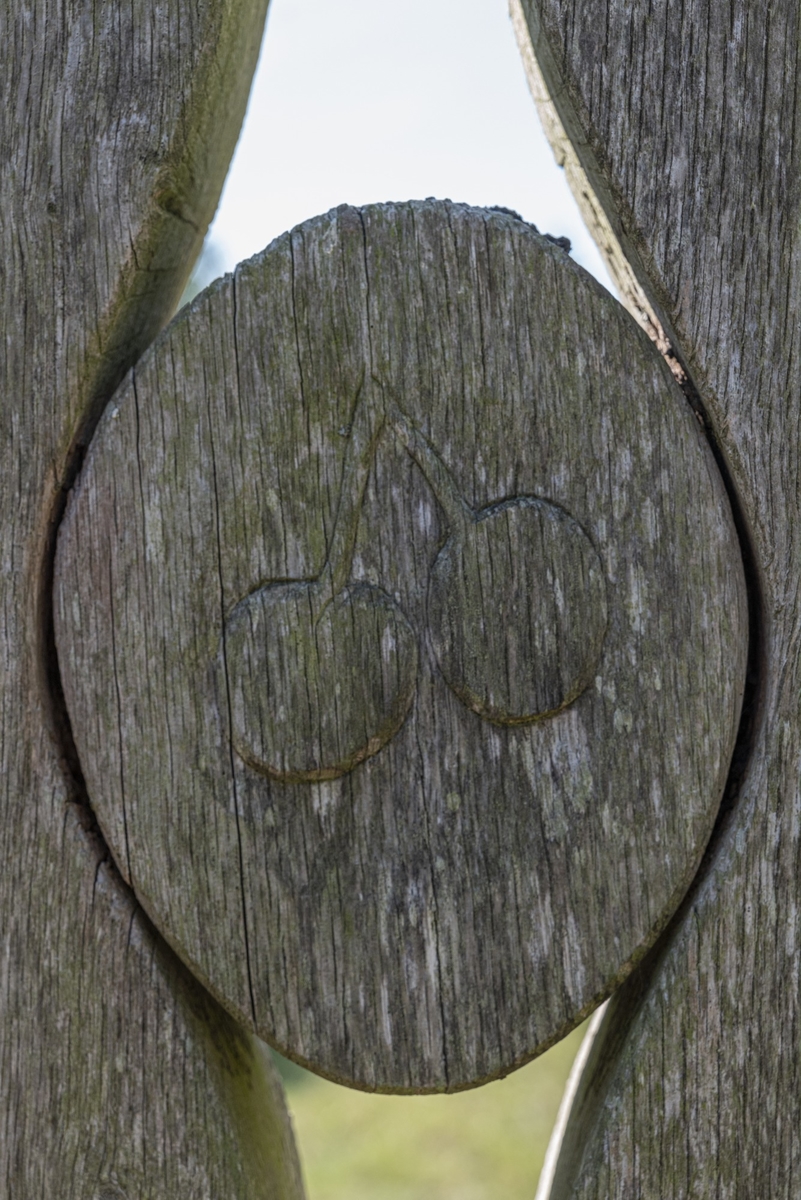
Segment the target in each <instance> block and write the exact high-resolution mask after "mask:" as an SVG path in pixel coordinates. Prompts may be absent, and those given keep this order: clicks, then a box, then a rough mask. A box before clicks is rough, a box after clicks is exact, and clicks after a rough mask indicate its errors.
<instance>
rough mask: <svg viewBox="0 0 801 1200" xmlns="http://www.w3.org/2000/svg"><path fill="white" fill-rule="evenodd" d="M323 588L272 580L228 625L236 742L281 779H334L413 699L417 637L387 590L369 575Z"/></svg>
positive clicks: (226, 655)
mask: <svg viewBox="0 0 801 1200" xmlns="http://www.w3.org/2000/svg"><path fill="white" fill-rule="evenodd" d="M320 591H321V589H320V588H319V587H318V586H317V585H315V584H314V583H283V584H276V583H274V584H269V585H268V586H266V587H262V588H259V589H258V590H257V591H255V592H252V593H251V594H250V595H249V596H247V597H246V598H245V599H244V600H243V601H242V602H241V603H240V604H238V605H237V606H236V608H235V609H234V610H233V612H232V613H231V614H230V616H229V617H228V620H227V622H226V627H225V635H224V643H223V650H222V652H221V658H222V662H221V668H222V673H223V676H224V685H225V687H226V690H227V692H228V695H229V697H230V706H231V725H232V740H233V744H234V747H235V749H236V751H237V753H238V754H239V755H240V756H241V757H242V759H243V760H244V761H245V762H246V763H248V765H249V766H251V767H253V768H254V769H255V770H257V771H263V772H264V773H265V774H267V775H270V776H272V778H274V779H278V780H283V781H284V782H287V783H300V782H304V781H305V782H312V781H315V780H317V781H319V780H323V779H336V778H337V777H338V776H339V775H344V774H345V772H346V771H351V770H353V768H354V767H355V766H356V765H357V764H358V763H360V762H363V761H364V760H365V759H366V758H369V757H370V756H371V755H372V754H377V753H378V751H379V750H380V749H381V747H382V746H384V745H385V744H386V742H388V741H389V739H390V738H391V737H392V736H393V735H394V734H395V733H397V731H398V729H399V728H400V726H401V725H402V724H403V720H404V718H405V716H406V713H407V712H408V711H409V706H410V704H411V703H412V699H413V697H414V685H415V677H416V674H417V641H416V638H415V634H414V631H413V630H412V628H411V626H410V625H409V622H408V621H407V620H406V618H405V617H404V615H403V613H402V612H401V610H400V608H399V607H398V605H397V604H395V603H394V601H393V600H392V598H391V597H390V596H388V595H387V594H386V592H382V591H381V590H380V589H379V588H376V587H371V586H370V585H369V584H365V583H360V584H354V585H353V586H351V587H347V588H344V589H343V590H342V591H340V592H339V593H337V595H335V596H334V597H333V598H332V597H330V596H329V597H326V596H325V595H320V594H319V593H320Z"/></svg>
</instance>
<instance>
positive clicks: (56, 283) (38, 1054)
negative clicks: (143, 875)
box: [0, 0, 301, 1200]
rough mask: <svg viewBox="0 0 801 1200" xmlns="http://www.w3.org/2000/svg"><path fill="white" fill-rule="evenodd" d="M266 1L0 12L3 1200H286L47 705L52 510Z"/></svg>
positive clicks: (283, 1130) (249, 1058) (187, 245)
mask: <svg viewBox="0 0 801 1200" xmlns="http://www.w3.org/2000/svg"><path fill="white" fill-rule="evenodd" d="M264 9H265V5H264V3H262V2H260V0H219V2H217V0H202V2H201V3H197V0H192V3H184V2H183V0H152V2H148V0H143V2H142V3H135V4H129V5H119V4H115V3H109V4H100V5H97V4H95V5H92V4H84V3H81V2H79V0H74V2H67V3H64V4H55V3H52V2H51V0H33V2H31V3H26V4H6V5H4V6H3V8H2V12H0V56H1V57H2V71H0V95H1V96H2V105H1V107H0V145H2V147H3V151H2V155H3V169H2V172H0V263H2V267H0V278H1V280H2V287H0V329H1V330H2V334H1V335H0V346H2V350H0V380H2V384H1V385H0V386H2V396H3V400H2V407H1V408H0V427H1V428H2V433H1V434H0V447H2V456H3V457H2V462H3V469H2V472H0V547H1V549H0V562H2V574H1V575H0V781H1V782H0V797H1V800H0V804H1V805H2V818H1V819H0V846H1V847H2V863H3V870H2V874H1V875H0V912H1V913H2V918H1V920H0V929H1V930H2V932H0V1080H2V1109H3V1112H2V1120H0V1194H2V1195H3V1196H4V1197H9V1198H11V1197H13V1198H14V1200H34V1198H36V1200H40V1198H41V1197H56V1196H57V1197H65V1198H66V1197H74V1200H164V1198H165V1197H168V1196H169V1197H184V1196H185V1197H189V1196H192V1197H200V1196H215V1197H222V1196H226V1197H229V1196H231V1197H232V1196H236V1197H242V1198H243V1200H245V1198H247V1200H257V1198H259V1200H261V1198H266V1197H271V1198H272V1197H279V1196H280V1197H298V1196H300V1194H301V1187H300V1183H299V1179H298V1170H297V1159H296V1157H295V1154H294V1149H293V1145H292V1136H291V1132H290V1129H289V1125H288V1121H287V1117H286V1111H285V1108H284V1105H283V1099H282V1095H281V1088H280V1084H279V1083H278V1082H277V1080H276V1078H275V1076H274V1074H273V1072H272V1068H271V1067H270V1065H269V1062H268V1060H267V1059H266V1057H265V1053H264V1048H263V1047H261V1046H260V1045H259V1043H257V1042H256V1040H255V1039H254V1038H253V1037H252V1036H251V1035H249V1034H247V1033H245V1032H244V1031H243V1030H242V1029H241V1028H240V1027H239V1026H238V1025H237V1024H236V1023H235V1022H234V1021H233V1019H232V1018H231V1017H230V1016H229V1015H228V1014H227V1013H226V1012H225V1011H224V1010H223V1009H222V1008H220V1006H219V1005H218V1004H217V1003H215V1002H214V1001H213V1000H211V998H210V997H209V996H208V995H207V994H206V993H205V992H204V991H203V989H202V988H200V987H199V985H198V984H197V983H196V981H195V980H194V979H193V978H192V976H191V975H190V974H189V973H188V972H187V971H186V970H185V968H183V967H182V965H181V963H180V962H179V960H178V959H177V958H176V956H175V955H174V954H173V953H172V951H170V950H169V949H168V948H167V946H166V945H165V943H164V941H163V939H162V938H161V936H160V935H159V934H158V933H157V932H156V930H155V929H154V928H153V926H152V925H151V924H150V922H149V921H148V920H147V918H146V917H145V916H144V914H143V913H142V910H141V907H140V905H139V903H138V902H137V900H136V898H135V896H134V895H133V893H132V892H131V890H130V889H129V888H128V887H127V886H126V885H125V884H124V883H123V881H122V879H121V877H120V875H119V872H118V871H117V869H116V867H115V865H114V863H113V861H112V859H111V857H110V855H109V852H108V849H107V847H106V845H105V844H104V842H103V839H102V837H101V836H100V834H99V832H98V829H97V824H96V822H95V820H94V815H93V810H92V804H93V803H94V801H95V800H96V797H94V796H91V797H90V796H89V795H87V792H86V789H85V785H84V782H83V779H82V778H81V775H80V770H79V766H78V763H77V760H76V758H75V754H74V746H73V743H72V740H71V736H70V730H69V725H68V721H67V719H66V716H65V713H64V710H63V704H62V703H61V702H60V699H59V676H58V668H57V664H56V659H55V651H54V646H53V635H52V619H51V598H50V586H51V581H52V572H53V555H54V551H55V544H54V540H55V539H54V534H55V530H56V527H57V525H58V522H59V520H60V518H61V515H62V512H63V508H64V502H65V499H66V489H68V488H69V487H70V485H71V484H72V481H73V479H74V477H75V474H76V472H77V470H78V468H79V466H80V462H81V458H82V455H83V451H84V449H85V446H86V444H87V441H88V439H89V438H90V436H91V433H92V430H93V427H94V424H95V423H96V420H97V417H98V415H99V413H100V411H101V410H102V408H103V406H104V405H105V403H106V401H107V399H108V398H109V396H110V395H111V393H112V391H113V390H114V388H115V386H116V385H117V383H118V382H119V380H120V379H121V378H122V376H123V375H124V373H125V371H126V370H127V368H128V367H129V366H130V365H131V363H133V362H134V361H135V360H136V359H137V358H138V356H139V355H140V353H141V352H142V350H143V349H144V348H145V346H146V345H147V344H148V343H149V342H150V341H151V340H152V338H153V337H154V335H155V334H156V332H157V331H158V329H159V328H160V326H161V325H162V324H163V323H164V321H165V320H166V318H167V317H168V316H169V314H170V311H171V310H172V308H173V306H174V305H175V303H176V301H177V299H178V296H179V295H180V292H181V288H182V286H183V282H184V280H185V278H186V276H187V274H188V271H189V268H190V265H191V262H192V259H193V257H194V256H195V254H196V253H197V252H198V250H199V248H200V245H201V243H202V240H203V235H204V232H205V229H206V226H207V224H208V221H209V219H210V217H211V214H212V212H213V209H214V206H215V204H216V201H217V197H218V194H219V190H220V188H221V186H222V181H223V178H224V175H225V170H226V167H227V164H228V160H229V157H230V154H231V152H232V149H233V146H234V142H235V140H236V136H237V132H238V129H239V124H240V121H241V118H242V115H243V112H244V107H245V101H246V97H247V93H248V87H249V83H250V77H251V73H252V71H253V68H254V65H255V61H256V56H257V53H258V47H259V44H260V36H261V29H262V25H263V21H264Z"/></svg>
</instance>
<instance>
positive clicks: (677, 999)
mask: <svg viewBox="0 0 801 1200" xmlns="http://www.w3.org/2000/svg"><path fill="white" fill-rule="evenodd" d="M514 11H515V13H516V17H517V24H518V29H519V30H520V32H521V36H522V41H523V50H524V56H525V57H526V58H527V60H528V62H529V64H530V66H533V63H534V60H535V58H536V60H537V61H538V63H539V69H538V70H534V71H532V76H533V78H532V82H533V90H534V91H535V94H537V95H538V96H540V97H543V96H544V97H545V98H546V113H545V116H546V123H547V124H548V125H549V126H550V130H551V135H552V140H553V141H554V144H555V146H556V147H557V149H558V151H559V153H560V155H561V156H562V157H564V158H565V159H566V161H567V165H568V169H569V173H570V176H571V178H572V180H573V182H574V186H575V187H576V191H577V194H578V195H579V198H580V202H581V203H583V204H584V205H585V207H586V209H587V210H588V211H592V212H594V213H595V214H596V218H597V227H598V228H604V229H605V230H606V231H607V233H608V235H609V236H607V237H606V238H605V242H604V239H602V246H603V245H604V244H605V247H606V248H607V250H608V253H609V257H610V261H611V265H612V269H613V270H616V271H617V274H618V278H620V279H621V281H622V286H623V291H624V296H625V297H626V299H627V300H628V301H629V303H630V304H631V306H632V309H633V310H634V311H635V312H636V311H638V310H639V314H638V315H640V316H641V318H643V319H644V323H646V324H650V325H651V330H652V332H654V333H656V335H657V337H658V338H661V344H662V348H663V350H668V352H669V354H670V357H671V359H672V361H673V362H674V364H675V366H676V368H677V373H678V374H679V376H683V377H684V387H685V391H686V393H687V395H688V398H689V400H690V402H691V403H692V404H693V405H694V406H695V407H696V409H697V411H698V412H699V414H700V415H701V416H702V419H703V420H704V422H705V424H706V428H707V433H708V436H709V438H710V441H711V443H712V444H713V446H714V447H715V452H716V455H717V456H718V461H719V462H720V464H721V470H722V471H723V472H724V473H725V475H726V477H727V480H728V487H729V492H730V495H731V496H732V500H733V505H734V509H735V512H736V514H737V519H738V523H739V536H740V541H741V546H742V553H743V558H744V562H745V564H746V578H747V582H748V586H749V599H750V608H751V645H750V656H749V661H750V668H749V678H748V686H747V692H746V700H745V706H744V712H743V722H742V726H741V730H740V734H739V736H738V741H737V745H736V747H735V752H734V756H733V760H732V767H731V774H730V779H729V784H728V786H727V790H726V795H725V799H724V804H723V806H722V808H721V812H720V814H719V817H718V821H717V824H716V827H715V831H714V834H713V837H712V840H711V842H710V845H709V849H708V851H707V855H706V857H705V859H704V862H703V864H702V867H701V870H700V872H699V874H698V877H697V879H696V882H695V884H694V886H693V888H692V890H691V893H690V894H689V896H688V898H687V900H686V902H685V903H684V905H683V906H682V907H681V909H680V911H679V913H678V914H677V917H676V919H675V920H674V922H673V923H672V925H671V927H670V928H669V930H668V931H667V932H666V934H665V936H664V937H663V938H662V939H661V940H660V942H659V943H658V944H657V947H656V948H655V951H654V953H653V954H652V955H651V956H650V958H649V959H647V960H646V961H645V962H644V963H643V965H642V968H641V969H640V970H639V971H638V972H636V973H635V975H634V976H632V978H631V979H630V980H629V982H628V983H627V984H626V985H625V986H624V987H623V988H622V989H621V990H620V992H619V993H618V994H617V996H616V997H615V999H614V1001H613V1002H612V1004H611V1005H610V1007H609V1010H608V1013H607V1017H606V1020H605V1023H604V1025H603V1027H602V1029H601V1031H600V1033H599V1035H598V1038H597V1040H596V1042H595V1045H594V1047H593V1050H592V1053H591V1055H590V1061H589V1063H588V1067H587V1070H586V1072H585V1074H584V1078H583V1080H582V1084H581V1086H580V1088H579V1090H578V1093H577V1097H576V1100H575V1103H574V1108H573V1114H572V1118H571V1121H570V1122H569V1124H568V1127H567V1131H566V1134H565V1140H564V1143H563V1147H562V1154H561V1158H560V1160H559V1163H558V1166H557V1169H556V1173H555V1177H554V1180H553V1185H552V1188H551V1190H550V1192H549V1194H550V1196H551V1197H552V1198H553V1200H556V1198H557V1197H559V1198H562V1197H567V1196H570V1197H583V1198H586V1200H589V1198H590V1197H597V1198H598V1200H601V1198H603V1200H607V1198H609V1197H621V1198H622V1197H626V1198H629V1197H660V1198H661V1200H673V1198H678V1197H690V1196H693V1197H695V1196H704V1197H707V1196H709V1197H713V1196H714V1197H720V1198H723V1197H731V1198H732V1200H734V1198H735V1197H737V1198H739V1197H746V1196H748V1197H757V1196H771V1197H779V1196H781V1197H791V1196H792V1197H795V1196H797V1194H798V1171H799V1161H800V1160H801V1137H799V1130H801V1110H800V1108H799V1106H800V1105H801V1078H799V1073H800V1072H801V1057H800V1056H799V1041H798V1039H799V988H798V968H799V949H798V939H799V931H798V930H799V927H798V922H799V877H800V876H799V846H800V844H801V822H799V812H801V797H799V761H800V760H801V711H800V710H799V697H800V696H801V680H799V654H798V623H799V614H800V609H799V598H798V578H799V561H800V560H799V536H800V535H801V522H800V521H799V509H798V497H799V456H798V425H799V417H800V416H801V407H800V405H801V387H800V386H799V384H800V382H801V381H799V362H800V361H801V360H800V359H799V321H798V296H799V285H800V284H801V280H799V262H800V261H801V258H800V257H799V236H800V231H801V212H799V205H800V203H801V190H800V189H799V173H800V172H801V145H800V144H799V122H798V78H799V14H798V9H797V6H795V5H792V4H787V3H779V4H767V3H761V2H757V3H753V2H750V0H749V3H743V2H740V0H736V2H735V3H734V4H718V3H715V2H713V3H711V4H710V3H707V2H706V0H704V2H703V3H701V2H698V3H696V2H691V3H689V4H685V5H682V6H681V7H680V8H678V9H677V8H673V7H670V6H667V5H662V6H657V7H654V6H653V5H650V4H645V3H639V2H635V3H634V4H629V3H626V4H622V3H618V2H617V0H611V2H609V0H578V2H577V0H521V2H520V5H519V6H518V5H517V4H515V6H514ZM599 30H602V31H603V35H602V36H599V34H598V31H599ZM543 79H544V87H543Z"/></svg>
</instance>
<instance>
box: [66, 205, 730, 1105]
mask: <svg viewBox="0 0 801 1200" xmlns="http://www.w3.org/2000/svg"><path fill="white" fill-rule="evenodd" d="M55 602H56V619H57V627H58V645H59V654H60V657H61V660H62V672H63V677H64V683H65V689H66V695H67V701H68V705H69V710H70V713H71V716H72V722H73V728H74V731H75V737H76V742H77V744H78V748H79V752H80V755H81V760H82V764H83V769H84V772H85V774H86V778H87V783H88V786H89V791H90V794H91V796H92V800H93V804H94V806H95V811H96V812H97V814H98V818H99V820H100V821H101V823H102V826H103V830H104V833H105V835H106V837H107V838H108V841H109V843H110V845H111V846H112V847H113V849H114V852H115V853H116V855H117V858H118V862H119V863H120V865H121V867H122V869H123V870H124V871H125V872H126V873H127V875H128V876H129V878H130V880H131V882H132V884H133V886H134V888H135V890H136V894H137V896H138V897H139V898H140V899H141V901H142V903H143V904H144V906H145V907H146V909H147V911H148V912H149V913H150V914H151V916H152V917H153V919H154V920H155V921H156V923H157V924H158V926H159V928H160V929H161V930H162V931H163V932H164V933H165V935H166V936H167V937H168V938H169V939H170V941H171V942H172V943H173V944H174V945H175V947H176V948H177V949H178V951H179V952H180V953H181V955H182V956H183V957H184V958H185V960H186V961H187V962H188V963H189V964H190V965H191V966H192V968H193V969H194V970H195V971H196V973H197V974H198V975H199V976H200V977H202V978H203V979H204V980H206V981H207V983H208V984H209V986H210V987H211V988H212V989H213V990H214V991H215V993H216V994H218V995H219V996H221V997H222V998H224V1000H225V1002H226V1003H227V1004H228V1005H229V1007H231V1008H232V1009H233V1010H234V1011H235V1012H237V1013H238V1014H239V1015H240V1016H241V1017H242V1019H243V1020H246V1021H252V1023H253V1025H254V1026H255V1028H256V1030H257V1031H258V1032H259V1033H260V1034H261V1035H263V1036H264V1037H266V1038H267V1039H268V1040H270V1041H271V1042H273V1043H274V1044H275V1045H277V1046H278V1047H279V1048H280V1049H281V1050H283V1051H284V1052H285V1053H288V1054H290V1055H291V1056H293V1057H294V1058H296V1059H299V1060H300V1061H303V1062H305V1063H307V1064H309V1065H311V1066H313V1067H314V1068H316V1069H317V1070H319V1071H321V1072H323V1073H325V1074H327V1075H329V1076H332V1077H334V1078H336V1079H340V1080H342V1081H345V1082H350V1083H353V1084H355V1085H357V1086H360V1087H365V1088H379V1089H383V1090H416V1091H424V1090H439V1089H456V1088H461V1087H466V1086H469V1085H471V1084H475V1083H477V1082H480V1081H482V1080H485V1079H488V1078H491V1077H493V1076H496V1075H498V1074H501V1073H503V1072H504V1071H507V1070H509V1069H510V1068H511V1067H513V1066H515V1065H518V1064H520V1063H522V1062H524V1061H525V1060H527V1059H528V1058H530V1057H531V1056H532V1055H534V1054H535V1053H537V1052H538V1051H540V1050H542V1049H544V1048H545V1047H546V1046H547V1045H548V1044H549V1043H550V1042H552V1041H553V1040H555V1039H556V1038H557V1037H558V1036H560V1034H563V1033H565V1032H566V1031H567V1030H568V1029H569V1028H570V1027H571V1026H572V1025H574V1024H575V1023H576V1022H578V1021H579V1020H580V1019H581V1018H582V1017H583V1016H584V1015H585V1014H586V1013H587V1012H588V1011H589V1010H590V1009H591V1008H592V1007H593V1006H594V1005H595V1004H596V1003H597V1002H598V1001H599V1000H600V999H602V998H603V997H604V996H606V995H607V994H608V993H609V991H610V990H611V989H612V988H613V987H614V986H615V984H616V982H617V981H619V979H620V978H621V977H622V975H624V974H625V973H626V971H627V970H628V969H629V968H630V966H631V964H632V963H633V961H635V960H636V959H637V958H638V957H639V956H640V955H641V954H642V953H643V951H644V949H645V948H646V947H647V946H648V945H649V944H650V943H651V942H652V941H653V939H654V938H655V936H656V934H657V932H658V930H659V929H660V927H661V926H662V925H663V923H664V922H665V920H666V919H667V917H668V916H669V914H670V913H671V911H672V910H673V909H674V907H675V905H676V904H677V902H678V900H679V898H680V897H681V895H682V893H683V891H684V889H685V888H686V886H687V884H688V882H689V880H690V878H691V877H692V875H693V873H694V870H695V868H696V865H697V862H698V858H699V855H700V854H701V852H702V849H703V847H704V844H705V841H706V838H707V836H708V833H709V831H710V828H711V824H712V822H713V819H714V816H715V813H716V810H717V807H718V803H719V799H720V795H721V792H722V788H723V784H724V781H725V777H726V771H727V768H728V763H729V757H730V753H731V749H732V746H733V742H734V737H735V733H736V729H737V721H738V714H739V707H740V697H741V690H742V683H743V676H744V657H745V650H746V642H747V632H746V630H747V620H746V600H745V592H744V585H743V578H742V567H741V561H740V556H739V549H738V545H737V541H736V537H735V534H734V531H733V527H732V522H731V517H730V513H729V507H728V503H727V500H726V496H725V493H724V491H723V488H722V485H721V482H720V479H719V476H718V473H717V470H716V468H715V465H714V462H713V460H712V457H711V455H710V453H709V450H708V447H707V445H706V443H705V442H704V440H703V438H702V436H701V433H700V430H699V428H698V425H697V423H696V420H695V418H694V416H693V415H692V413H691V412H690V410H689V408H688V407H687V405H686V403H685V401H684V398H683V396H682V394H681V392H680V391H679V390H678V388H677V386H676V385H675V383H674V381H673V380H672V378H671V376H670V374H669V372H668V370H667V368H666V367H665V365H664V363H663V361H662V359H661V358H660V356H659V355H658V353H657V352H656V351H655V349H654V348H653V347H652V346H651V344H650V343H649V342H648V341H647V339H646V338H645V335H644V334H642V333H641V331H640V330H638V329H637V327H636V326H635V325H634V323H633V322H632V320H631V319H630V318H629V317H628V316H627V314H626V313H625V312H624V311H623V309H622V308H621V307H620V305H619V304H618V303H617V302H616V301H615V300H613V299H612V298H611V297H610V296H609V295H608V294H607V293H606V292H604V290H603V289H602V288H601V287H599V285H597V284H596V283H595V282H594V281H593V280H592V279H590V277H589V276H587V275H586V274H585V273H584V272H583V271H582V270H581V269H580V268H578V267H577V266H576V265H575V264H574V263H572V262H571V261H570V259H569V258H568V257H567V256H566V255H565V254H564V253H563V252H562V251H561V250H560V249H558V248H556V247H555V246H553V245H551V244H550V243H549V242H547V241H546V240H545V239H543V238H541V237H540V236H539V235H538V234H536V232H534V231H533V230H532V229H531V228H530V227H529V226H527V225H525V224H524V223H523V222H521V221H518V220H515V219H514V218H513V217H511V216H508V215H504V214H501V213H496V212H491V211H487V210H476V209H469V208H465V207H461V206H457V205H451V204H450V203H436V202H433V201H431V202H429V201H427V202H425V203H409V204H402V205H383V206H376V207H371V208H366V209H364V210H362V211H361V212H359V211H357V210H354V209H350V208H341V209H338V210H337V211H335V212H333V213H330V214H328V215H327V216H324V217H320V218H317V219H315V220H313V221H310V222H308V223H307V224H305V225H302V226H300V227H299V228H298V229H296V230H294V231H293V232H292V233H291V234H287V235H284V236H283V237H281V238H279V239H278V240H277V241H276V242H274V243H273V244H272V246H270V247H269V248H268V249H267V250H266V251H265V252H264V253H263V254H262V255H260V256H258V257H257V258H255V259H253V260H251V261H250V262H248V263H245V264H243V265H242V266H241V267H239V268H238V270H237V272H236V275H235V276H234V277H233V278H227V279H225V280H223V281H222V282H220V283H219V284H217V285H214V286H213V287H212V288H211V289H209V290H208V291H207V292H206V293H205V294H204V295H203V296H202V297H200V298H199V299H198V300H197V301H196V302H195V304H194V305H193V306H192V307H191V309H190V310H189V311H187V312H185V313H183V314H182V315H181V316H180V317H179V318H178V319H177V320H176V321H175V322H174V323H173V325H172V326H171V327H170V329H169V330H168V331H167V333H166V334H165V335H164V336H163V337H162V339H161V340H160V341H159V342H158V343H157V344H156V346H155V347H154V349H153V350H152V351H151V352H150V353H149V354H148V355H147V356H146V357H145V359H144V360H143V361H142V363H141V364H140V366H139V367H137V369H136V371H135V374H133V375H132V376H131V377H130V378H129V379H128V381H127V382H126V384H125V385H124V386H123V387H122V389H121V390H120V392H119V393H118V394H117V396H116V398H115V399H114V401H113V402H112V404H111V405H109V408H108V410H107V412H106V414H105V416H104V418H103V421H102V423H101V426H100V428H99V429H98V432H97V435H96V437H95V439H94V442H93V444H92V447H91V449H90V452H89V455H88V458H87V461H86V464H85V467H84V470H83V474H82V478H81V480H80V482H79V485H78V486H77V487H76V489H75V493H74V495H73V497H72V500H71V503H70V507H69V512H68V516H67V519H66V521H65V523H64V526H63V531H62V535H61V543H60V550H59V560H58V568H57V578H56V590H55Z"/></svg>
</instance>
